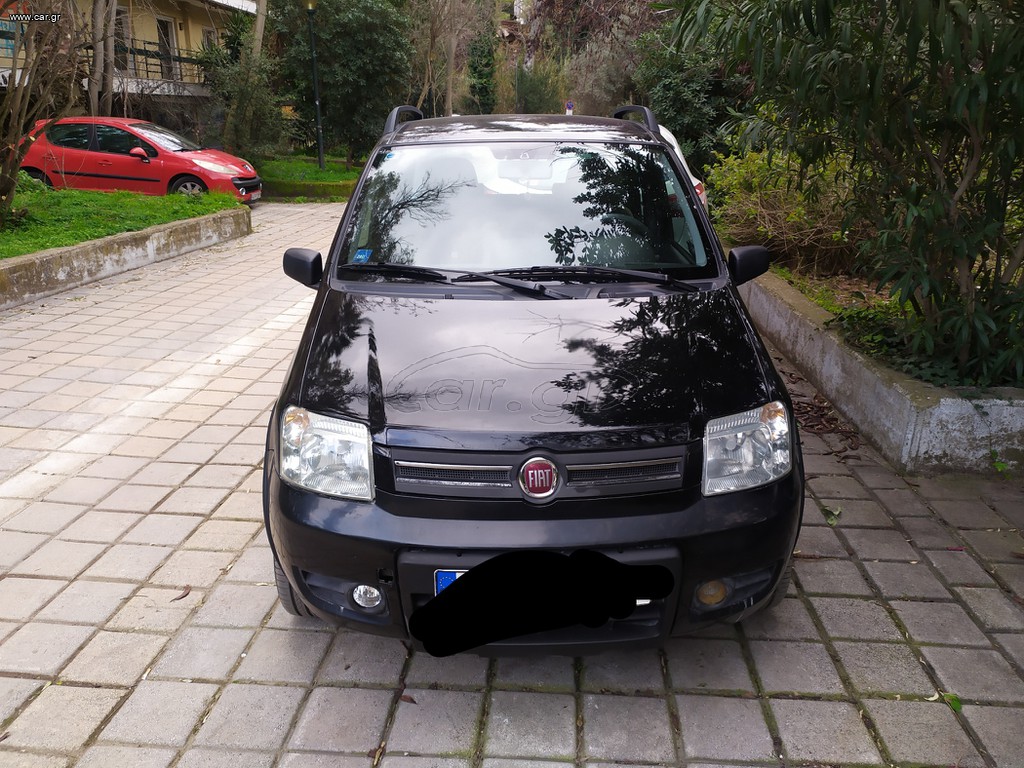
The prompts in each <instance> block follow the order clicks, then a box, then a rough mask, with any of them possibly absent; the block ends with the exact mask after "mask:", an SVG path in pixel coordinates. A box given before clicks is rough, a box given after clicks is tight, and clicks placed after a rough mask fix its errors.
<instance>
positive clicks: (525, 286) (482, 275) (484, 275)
mask: <svg viewBox="0 0 1024 768" xmlns="http://www.w3.org/2000/svg"><path fill="white" fill-rule="evenodd" d="M469 280H490V281H491V282H492V283H497V284H498V285H504V286H507V287H509V288H514V289H515V290H517V291H521V292H523V293H528V294H530V295H532V296H536V297H537V298H540V299H573V298H575V296H571V295H570V294H568V293H562V291H559V290H557V289H553V288H548V287H547V286H546V285H541V284H540V283H529V282H527V281H526V280H515V279H513V278H511V277H506V276H505V272H504V270H495V271H494V272H463V273H462V274H461V275H459V276H458V277H456V278H453V279H452V282H453V283H459V282H467V281H469Z"/></svg>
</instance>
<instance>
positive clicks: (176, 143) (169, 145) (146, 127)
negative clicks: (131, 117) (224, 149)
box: [131, 123, 202, 152]
mask: <svg viewBox="0 0 1024 768" xmlns="http://www.w3.org/2000/svg"><path fill="white" fill-rule="evenodd" d="M131 128H132V129H133V130H136V131H138V132H139V133H141V134H142V135H143V136H145V137H146V138H147V139H149V140H150V141H151V142H153V143H154V144H156V145H157V146H158V147H160V148H161V149H166V150H168V151H170V152H194V151H195V150H197V149H202V147H200V146H199V145H198V144H195V143H194V142H191V141H189V140H188V139H186V138H185V137H184V136H179V135H178V134H176V133H175V132H174V131H171V130H168V129H167V128H164V127H163V126H161V125H156V124H155V123H132V125H131Z"/></svg>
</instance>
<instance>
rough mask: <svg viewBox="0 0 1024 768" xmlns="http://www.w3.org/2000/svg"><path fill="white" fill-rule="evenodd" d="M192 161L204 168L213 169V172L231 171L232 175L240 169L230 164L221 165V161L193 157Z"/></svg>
mask: <svg viewBox="0 0 1024 768" xmlns="http://www.w3.org/2000/svg"><path fill="white" fill-rule="evenodd" d="M192 162H193V163H195V164H196V165H198V166H199V167H200V168H202V169H203V170H207V171H212V172H213V173H230V174H232V175H234V174H236V173H238V169H237V168H232V167H231V166H230V165H221V164H220V163H213V162H210V161H209V160H197V159H193V160H192Z"/></svg>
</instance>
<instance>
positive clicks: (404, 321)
mask: <svg viewBox="0 0 1024 768" xmlns="http://www.w3.org/2000/svg"><path fill="white" fill-rule="evenodd" d="M759 349H760V347H759V344H758V342H756V341H755V340H754V338H753V334H752V331H751V329H750V327H749V325H748V323H747V322H746V320H745V319H744V317H743V315H742V314H741V311H740V308H739V306H738V299H736V298H734V296H733V295H732V294H731V293H730V292H729V291H728V290H724V289H723V290H714V291H700V292H694V293H678V294H665V295H656V296H648V297H642V298H620V299H608V300H605V299H587V300H575V301H574V300H558V301H547V300H537V301H530V300H512V301H500V300H494V301H487V300H483V301H480V300H451V299H444V298H440V297H439V298H437V299H424V298H407V297H400V298H396V297H392V296H380V295H359V294H349V293H344V292H339V291H334V290H332V291H329V292H328V294H327V296H326V297H325V298H324V304H323V307H322V312H321V313H320V317H319V320H318V325H317V328H316V329H315V333H314V334H313V336H312V342H311V344H310V347H309V353H308V357H307V360H306V368H305V371H304V376H303V382H304V384H303V390H302V392H301V394H300V396H299V399H300V404H301V405H303V406H305V407H307V408H309V409H310V410H313V411H316V412H319V413H323V414H329V415H336V416H342V417H348V418H353V419H357V420H360V421H364V422H366V423H367V424H369V426H370V430H371V432H372V433H373V434H374V435H375V440H377V441H378V442H384V443H389V444H392V445H419V446H423V447H428V446H435V447H444V448H482V447H486V446H489V447H491V448H492V449H496V450H511V449H516V448H517V447H521V446H528V445H532V446H537V445H539V444H545V445H548V446H550V447H553V448H558V447H561V448H565V449H571V448H596V447H612V446H623V445H629V444H633V445H644V444H666V443H670V444H672V443H682V442H686V441H688V440H691V439H695V438H697V437H699V436H701V435H702V434H703V430H704V425H705V424H706V422H707V420H708V419H710V418H714V417H716V416H723V415H727V414H730V413H737V412H740V411H743V410H746V409H749V408H752V407H754V406H756V405H760V404H762V403H764V402H766V401H767V400H768V399H769V397H768V394H769V392H770V391H771V387H770V385H769V382H768V380H767V378H766V372H765V371H764V369H763V368H762V360H761V356H760V353H759Z"/></svg>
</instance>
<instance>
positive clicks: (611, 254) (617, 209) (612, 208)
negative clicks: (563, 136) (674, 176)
mask: <svg viewBox="0 0 1024 768" xmlns="http://www.w3.org/2000/svg"><path fill="white" fill-rule="evenodd" d="M559 151H560V152H562V153H563V154H567V155H574V156H575V157H576V161H577V163H578V167H579V171H580V183H581V184H583V185H584V186H585V189H584V191H583V192H581V193H580V194H578V195H576V196H575V197H574V198H573V202H574V203H576V204H577V205H581V206H585V207H584V208H583V215H584V216H586V217H587V218H588V219H590V220H591V221H593V222H594V224H595V227H594V228H593V229H584V228H582V227H580V226H573V227H558V228H557V229H556V230H555V231H554V232H551V233H549V234H547V235H545V237H546V238H547V241H548V243H549V244H550V245H551V250H552V251H553V252H554V253H555V258H556V261H557V263H558V264H561V265H565V266H572V265H575V264H583V265H590V264H614V263H615V262H623V261H628V260H629V257H630V256H633V255H634V254H635V253H636V251H635V249H631V248H629V247H628V243H629V241H631V240H632V241H635V240H637V239H639V240H640V241H641V242H642V243H643V244H644V246H645V247H650V246H653V245H658V244H659V243H658V239H659V232H658V231H657V230H658V227H657V226H656V227H655V228H654V229H652V230H650V231H647V227H648V225H649V224H651V223H652V222H653V223H655V224H658V225H660V224H661V223H663V222H666V221H668V220H669V219H670V217H671V210H670V208H669V200H668V197H667V195H666V194H665V175H664V172H663V171H662V169H661V166H660V165H659V164H658V162H657V160H656V159H655V157H654V155H653V154H652V153H651V151H650V150H648V149H642V148H636V147H628V146H617V145H612V146H610V147H609V152H611V153H613V154H611V155H609V154H608V153H605V152H595V151H592V150H588V149H586V148H583V147H565V148H563V149H561V150H559ZM629 219H632V220H634V221H635V222H636V225H639V226H636V225H634V226H628V225H627V224H626V223H625V221H627V220H629ZM580 246H582V248H581V247H580Z"/></svg>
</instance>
